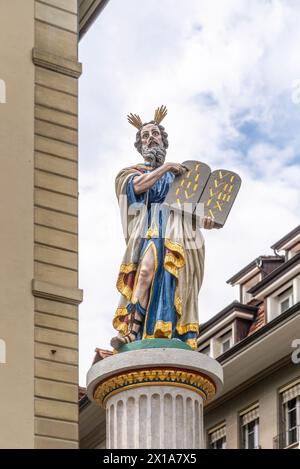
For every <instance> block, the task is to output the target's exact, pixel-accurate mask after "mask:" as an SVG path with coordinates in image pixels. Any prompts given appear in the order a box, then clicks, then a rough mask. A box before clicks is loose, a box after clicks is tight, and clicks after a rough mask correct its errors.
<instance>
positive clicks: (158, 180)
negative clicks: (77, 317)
mask: <svg viewBox="0 0 300 469" xmlns="http://www.w3.org/2000/svg"><path fill="white" fill-rule="evenodd" d="M166 114H167V110H166V108H165V106H161V107H160V108H158V109H157V110H156V111H155V115H154V119H153V120H152V121H150V122H148V123H143V122H142V120H141V118H140V117H139V116H138V115H135V114H130V115H129V116H128V121H129V123H130V124H132V125H134V126H135V127H136V128H137V129H138V132H137V134H136V141H135V144H134V146H135V148H136V149H137V151H138V152H139V153H140V154H141V156H142V158H143V160H144V161H143V162H142V163H138V164H136V165H134V166H130V167H127V168H124V169H122V170H121V171H120V172H119V174H118V175H117V177H116V195H117V198H118V202H119V207H120V211H121V219H122V225H123V231H124V237H125V240H126V245H127V246H126V250H125V254H124V257H123V260H122V263H121V266H120V270H119V275H118V279H117V289H118V290H119V292H120V294H121V297H120V302H119V305H118V308H117V310H116V313H115V316H114V319H113V326H114V328H115V329H116V330H117V331H118V335H117V336H116V337H114V338H113V339H112V340H111V345H112V346H113V348H114V349H116V350H118V349H119V348H120V347H122V345H124V344H127V343H130V342H134V341H135V340H142V339H154V338H166V339H179V340H181V341H183V342H185V343H187V344H188V345H190V346H191V348H192V349H193V350H195V349H196V348H197V336H198V333H199V321H198V294H199V290H200V287H201V284H202V280H203V273H204V239H203V236H202V233H201V230H200V228H199V223H196V226H195V220H196V222H199V221H200V222H201V227H203V228H205V229H212V228H219V227H221V226H223V224H224V223H225V220H226V218H227V216H228V213H229V210H230V208H231V206H232V203H233V200H234V198H235V196H236V194H237V191H238V189H239V185H240V179H239V176H238V175H236V174H235V173H232V172H230V171H227V170H217V171H215V172H214V173H211V171H210V168H209V166H207V165H205V164H204V163H201V162H197V161H187V162H185V163H183V164H178V163H169V162H165V159H166V153H167V148H168V134H167V133H166V132H165V129H164V127H163V126H162V125H161V121H162V120H163V119H164V117H165V116H166ZM203 194H205V197H204V198H203ZM172 202H173V203H172ZM187 202H191V203H187ZM171 206H172V207H173V208H174V210H170V207H171ZM183 206H185V207H186V206H187V207H188V208H187V209H185V212H184V210H183ZM199 207H202V208H203V210H202V213H201V214H200V215H199V213H198V212H197V209H198V208H199ZM183 213H185V214H186V213H187V214H189V215H191V216H182V215H183ZM218 217H220V219H219V218H218Z"/></svg>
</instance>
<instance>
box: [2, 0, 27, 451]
mask: <svg viewBox="0 0 300 469" xmlns="http://www.w3.org/2000/svg"><path fill="white" fill-rule="evenodd" d="M0 7H1V14H0V30H1V38H2V42H1V43H0V63H1V68H0V79H2V80H4V81H5V84H6V93H7V97H6V98H7V102H6V104H0V200H1V203H0V207H1V209H0V214H1V230H0V253H1V254H0V262H1V264H0V265H1V267H0V284H1V294H0V338H1V339H3V340H4V341H5V343H6V361H7V363H6V364H1V363H0V393H1V399H0V422H1V425H0V447H1V448H30V447H33V443H34V439H33V429H34V413H33V405H34V400H33V394H34V392H33V373H34V368H33V365H34V364H33V332H34V319H33V314H34V313H33V309H34V307H33V296H32V293H31V282H32V279H33V141H34V138H33V136H34V115H33V112H34V65H33V63H32V59H31V51H32V48H33V46H34V1H33V0H26V1H24V0H10V1H3V0H2V1H1V5H0ZM3 422H4V424H3Z"/></svg>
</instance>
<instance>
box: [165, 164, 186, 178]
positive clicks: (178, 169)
mask: <svg viewBox="0 0 300 469" xmlns="http://www.w3.org/2000/svg"><path fill="white" fill-rule="evenodd" d="M164 166H165V167H166V170H167V171H170V172H171V173H173V174H175V176H180V175H181V174H183V173H185V172H186V171H187V168H186V167H185V166H183V165H182V164H179V163H165V164H164Z"/></svg>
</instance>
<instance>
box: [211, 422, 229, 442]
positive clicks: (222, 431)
mask: <svg viewBox="0 0 300 469" xmlns="http://www.w3.org/2000/svg"><path fill="white" fill-rule="evenodd" d="M225 436H226V426H225V425H224V426H223V427H221V428H218V429H217V430H215V431H213V432H212V433H210V443H215V442H216V441H218V440H221V438H224V437H225Z"/></svg>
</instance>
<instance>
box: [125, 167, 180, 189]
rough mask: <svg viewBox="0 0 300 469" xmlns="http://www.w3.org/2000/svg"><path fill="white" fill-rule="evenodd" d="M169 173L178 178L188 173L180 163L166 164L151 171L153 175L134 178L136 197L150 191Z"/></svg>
mask: <svg viewBox="0 0 300 469" xmlns="http://www.w3.org/2000/svg"><path fill="white" fill-rule="evenodd" d="M167 171H171V172H172V173H174V174H175V176H178V175H179V174H183V173H184V171H186V168H185V167H184V166H182V165H181V164H178V163H165V164H163V165H162V166H160V167H159V168H157V169H155V170H154V171H151V173H144V174H141V175H140V176H135V177H134V178H133V181H132V183H133V190H134V192H135V194H136V195H139V194H142V193H143V192H146V191H147V190H148V189H150V188H151V187H152V186H153V185H154V184H155V183H156V181H158V179H160V178H161V177H162V176H163V175H164V174H165V173H166V172H167Z"/></svg>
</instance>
